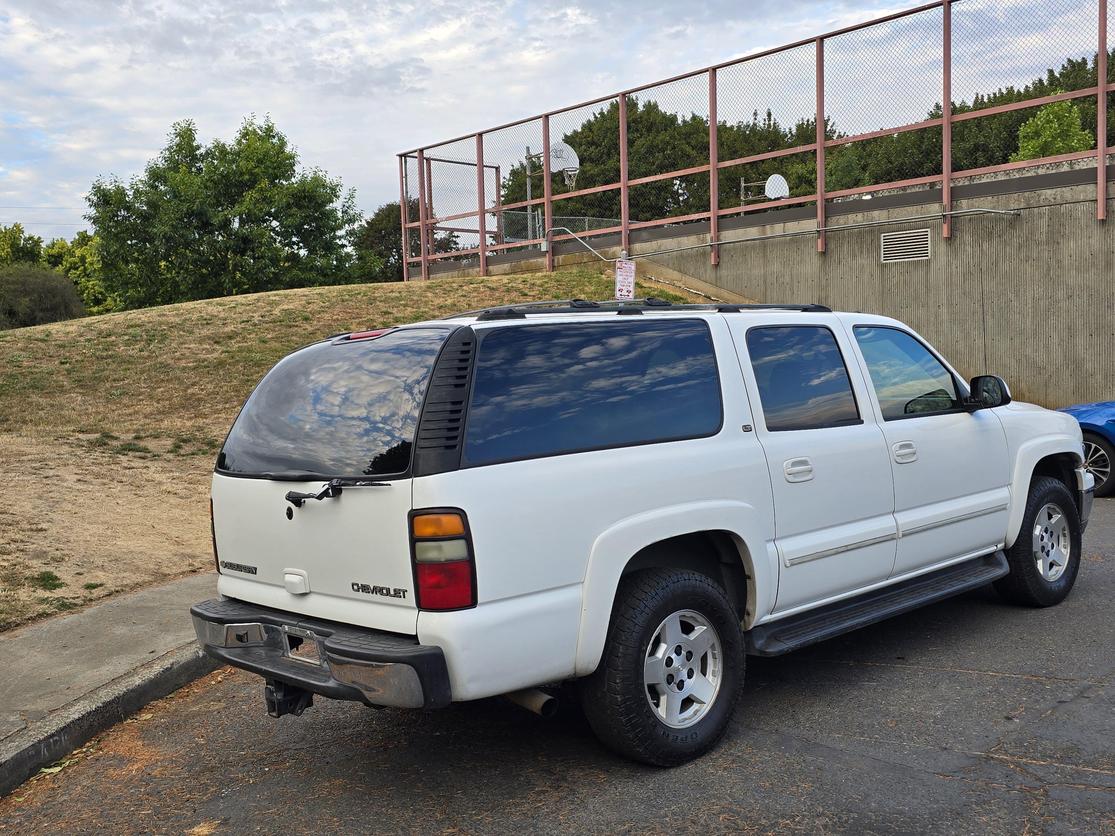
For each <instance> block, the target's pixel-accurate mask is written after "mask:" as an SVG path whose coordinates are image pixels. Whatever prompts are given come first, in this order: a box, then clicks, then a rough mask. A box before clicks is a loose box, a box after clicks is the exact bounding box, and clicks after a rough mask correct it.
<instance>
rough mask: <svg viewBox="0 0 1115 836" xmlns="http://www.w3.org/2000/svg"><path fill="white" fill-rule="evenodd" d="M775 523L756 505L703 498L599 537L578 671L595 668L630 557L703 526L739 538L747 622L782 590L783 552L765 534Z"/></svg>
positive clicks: (588, 579) (587, 583) (588, 578)
mask: <svg viewBox="0 0 1115 836" xmlns="http://www.w3.org/2000/svg"><path fill="white" fill-rule="evenodd" d="M770 527H771V526H770V522H769V521H767V520H766V519H765V517H764V515H763V514H762V513H761V512H760V511H758V510H757V509H756V508H755V507H754V506H752V505H749V504H747V503H744V502H738V501H729V500H721V501H703V502H693V503H686V504H682V505H674V506H669V507H666V508H660V509H656V510H655V511H653V512H648V513H645V514H638V515H636V516H633V517H628V518H627V519H625V520H621V521H620V522H618V523H616V524H615V525H613V526H612V527H611V528H609V529H607V530H606V531H604V532H603V533H602V534H601V535H600V536H599V537H597V538H596V540H595V542H594V543H593V545H592V552H591V554H590V555H589V561H588V567H587V569H586V571H585V579H584V586H583V596H582V610H581V624H580V629H579V631H578V636H577V660H576V675H577V676H587V675H588V674H590V673H592V672H593V671H594V670H596V667H597V665H598V664H599V663H600V657H601V655H602V654H603V652H604V642H605V640H606V639H607V635H608V623H609V621H610V620H611V616H612V603H613V601H614V600H615V595H616V587H617V586H618V585H619V579H620V576H621V575H622V574H623V569H624V567H625V566H626V565H627V563H628V561H629V560H630V559H631V558H632V557H633V556H634V555H635V554H636V553H637V552H639V551H640V550H641V549H643V548H645V547H646V546H649V545H651V544H653V543H657V542H659V541H660V540H666V539H669V538H670V537H677V536H680V535H683V534H693V533H695V532H701V531H724V532H727V533H728V534H729V535H731V536H732V538H733V539H734V540H735V541H736V546H737V548H739V550H740V552H741V554H742V555H743V558H742V559H743V568H744V571H745V572H746V573H747V576H748V581H747V599H748V600H747V610H748V614H749V615H748V622H749V623H748V624H746V625H745V626H750V622H752V621H754V620H756V619H758V618H762V617H763V616H764V615H766V614H767V613H769V612H770V610H771V609H772V608H773V606H774V600H775V594H776V592H777V590H778V555H777V552H776V550H775V548H774V544H773V542H771V541H768V540H767V539H766V538H765V536H764V535H765V533H766V532H767V531H768V530H769V529H770Z"/></svg>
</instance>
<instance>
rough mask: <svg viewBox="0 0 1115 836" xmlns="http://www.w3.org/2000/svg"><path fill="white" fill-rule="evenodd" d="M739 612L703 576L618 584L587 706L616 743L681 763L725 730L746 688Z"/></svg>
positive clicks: (649, 759)
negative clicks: (606, 638) (601, 655)
mask: <svg viewBox="0 0 1115 836" xmlns="http://www.w3.org/2000/svg"><path fill="white" fill-rule="evenodd" d="M743 674H744V653H743V636H742V633H741V631H740V623H739V617H738V616H737V615H736V613H735V610H734V609H733V607H732V604H731V602H730V601H729V600H728V597H727V595H726V594H725V593H724V590H723V589H722V588H721V587H720V586H719V585H718V584H717V583H716V582H715V581H713V580H712V579H711V578H709V577H707V576H706V575H701V574H699V573H697V572H690V571H681V570H674V569H650V570H647V571H644V572H637V573H635V574H632V575H629V576H628V577H626V578H624V579H623V580H622V581H621V582H620V587H619V590H618V592H617V595H616V603H615V608H614V610H613V612H612V620H611V624H610V625H609V628H608V640H607V644H606V645H605V648H604V656H603V658H602V659H601V661H600V666H599V667H598V668H597V669H596V671H595V672H594V673H593V674H592V675H590V676H588V677H586V678H585V679H583V680H582V681H581V683H580V693H581V704H582V706H583V708H584V712H585V715H586V716H587V717H588V721H589V724H590V725H591V726H592V729H593V731H594V732H595V733H596V736H597V737H599V738H600V740H601V741H602V742H603V743H604V744H605V745H606V746H608V747H609V748H610V749H612V750H614V751H616V752H618V753H619V754H621V755H624V756H626V757H628V758H632V759H633V760H637V761H642V762H643V763H648V764H653V765H655V766H675V765H677V764H681V763H685V762H686V761H689V760H692V759H693V758H696V757H698V756H699V755H701V754H703V753H704V752H706V751H708V750H709V749H710V748H712V746H713V745H715V743H716V742H717V741H718V740H719V739H720V737H721V735H723V734H724V731H725V729H726V728H727V727H728V722H729V721H730V720H731V717H732V710H733V709H734V708H735V704H736V699H737V697H738V695H739V690H740V688H741V687H742V686H743Z"/></svg>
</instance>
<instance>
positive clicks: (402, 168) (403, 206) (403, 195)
mask: <svg viewBox="0 0 1115 836" xmlns="http://www.w3.org/2000/svg"><path fill="white" fill-rule="evenodd" d="M406 182H407V181H406V158H405V157H404V156H403V155H402V154H400V155H399V220H400V221H401V224H402V227H403V281H404V282H409V281H410V261H409V259H410V230H409V229H407V223H408V222H409V221H408V219H407V185H406Z"/></svg>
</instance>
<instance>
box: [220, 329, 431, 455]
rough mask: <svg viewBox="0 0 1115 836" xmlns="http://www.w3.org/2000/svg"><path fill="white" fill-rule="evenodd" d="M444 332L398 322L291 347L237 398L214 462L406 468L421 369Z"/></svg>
mask: <svg viewBox="0 0 1115 836" xmlns="http://www.w3.org/2000/svg"><path fill="white" fill-rule="evenodd" d="M449 333H450V329H443V328H413V329H400V330H398V331H391V332H388V333H387V334H384V335H383V336H382V337H377V338H375V339H371V340H357V341H353V342H336V343H332V342H326V343H318V344H316V345H312V346H309V347H308V348H303V349H302V350H300V351H296V352H295V353H294V354H291V355H290V356H289V357H286V358H285V359H283V360H281V361H280V362H279V363H278V365H276V366H275V367H274V368H273V369H272V370H271V371H270V372H268V373H267V376H266V377H264V379H263V381H262V382H261V383H260V384H259V386H257V387H256V390H255V391H254V392H253V393H252V396H251V397H250V398H249V399H248V402H247V403H246V404H245V405H244V409H243V410H242V411H241V413H240V417H239V418H237V419H236V423H235V424H234V425H233V427H232V431H231V432H230V433H229V436H228V439H227V440H226V441H225V446H224V449H223V450H222V451H221V455H220V457H219V458H218V460H217V467H218V469H219V470H222V471H225V472H228V473H239V474H245V475H254V476H261V475H273V476H277V477H282V476H288V477H289V476H291V475H293V474H298V473H306V474H315V475H320V476H327V477H350V476H351V477H359V476H377V475H386V474H395V473H402V472H404V471H406V470H407V469H408V468H409V466H410V455H411V448H412V446H413V443H414V435H415V428H416V426H417V424H418V413H419V411H420V410H421V408H422V399H423V397H424V396H425V394H426V385H427V383H428V382H429V378H430V371H431V369H432V368H433V364H434V361H435V360H436V359H437V354H438V351H439V349H440V348H441V344H442V343H443V342H444V341H445V339H446V337H447V336H448V335H449Z"/></svg>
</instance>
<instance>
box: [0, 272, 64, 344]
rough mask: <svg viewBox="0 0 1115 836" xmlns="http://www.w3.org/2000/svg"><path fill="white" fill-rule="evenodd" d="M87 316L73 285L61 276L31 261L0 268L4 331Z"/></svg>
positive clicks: (0, 315) (0, 311)
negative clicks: (84, 314)
mask: <svg viewBox="0 0 1115 836" xmlns="http://www.w3.org/2000/svg"><path fill="white" fill-rule="evenodd" d="M83 313H84V311H83V310H82V307H81V300H80V299H78V296H77V291H76V290H75V289H74V286H73V283H72V282H70V280H69V279H67V278H66V277H65V276H63V275H62V274H61V273H57V272H55V271H54V270H48V269H46V268H45V267H40V266H39V265H37V264H29V263H27V262H19V263H17V264H10V265H8V266H6V267H0V330H3V329H5V328H24V327H27V326H29V325H42V324H43V323H46V322H58V321H59V320H62V319H72V318H74V317H78V316H81V315H82V314H83Z"/></svg>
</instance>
